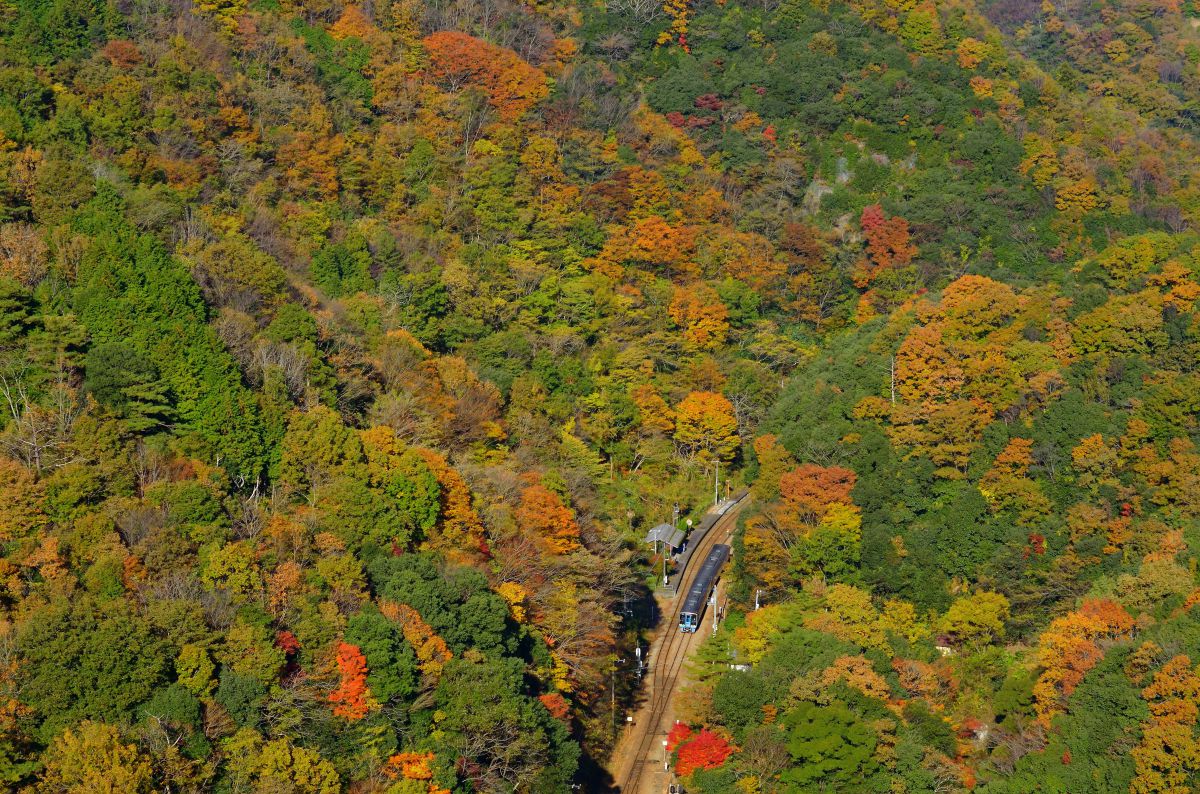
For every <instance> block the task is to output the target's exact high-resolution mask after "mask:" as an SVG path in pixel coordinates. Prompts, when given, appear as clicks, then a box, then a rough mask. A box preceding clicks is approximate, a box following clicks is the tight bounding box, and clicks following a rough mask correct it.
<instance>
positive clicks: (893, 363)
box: [888, 356, 896, 405]
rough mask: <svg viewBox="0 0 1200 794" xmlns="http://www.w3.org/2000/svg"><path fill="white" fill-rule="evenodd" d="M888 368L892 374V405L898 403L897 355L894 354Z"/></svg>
mask: <svg viewBox="0 0 1200 794" xmlns="http://www.w3.org/2000/svg"><path fill="white" fill-rule="evenodd" d="M888 369H889V370H890V371H891V376H892V405H895V404H896V357H895V356H892V358H891V361H890V364H889V366H888Z"/></svg>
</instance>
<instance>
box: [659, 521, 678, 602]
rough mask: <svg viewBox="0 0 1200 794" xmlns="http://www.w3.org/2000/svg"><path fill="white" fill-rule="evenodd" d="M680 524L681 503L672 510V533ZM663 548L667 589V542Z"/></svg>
mask: <svg viewBox="0 0 1200 794" xmlns="http://www.w3.org/2000/svg"><path fill="white" fill-rule="evenodd" d="M678 524H679V502H676V503H675V506H674V507H673V508H672V509H671V532H672V533H674V532H675V527H676V525H678ZM663 546H664V548H663V563H662V574H663V587H666V586H667V554H668V551H667V549H666V543H665V542H664V543H663Z"/></svg>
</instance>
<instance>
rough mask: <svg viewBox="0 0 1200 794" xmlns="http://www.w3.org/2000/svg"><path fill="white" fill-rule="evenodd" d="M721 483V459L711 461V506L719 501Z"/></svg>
mask: <svg viewBox="0 0 1200 794" xmlns="http://www.w3.org/2000/svg"><path fill="white" fill-rule="evenodd" d="M720 483H721V459H720V458H714V459H713V506H714V507H716V505H717V503H718V502H720V501H721V497H720V495H719V493H720V490H719V486H720Z"/></svg>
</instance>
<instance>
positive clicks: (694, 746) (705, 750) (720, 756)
mask: <svg viewBox="0 0 1200 794" xmlns="http://www.w3.org/2000/svg"><path fill="white" fill-rule="evenodd" d="M668 741H669V740H668ZM732 754H733V748H732V747H730V746H729V742H727V741H725V740H724V739H722V738H721V737H720V736H718V735H717V734H715V733H713V732H712V731H710V730H709V729H708V728H704V729H702V730H701V731H700V733H698V734H696V738H694V739H692V740H691V741H687V742H684V743H683V744H681V745H680V746H679V760H677V761H676V762H675V772H676V774H678V775H679V776H680V777H687V776H688V775H690V774H692V772H695V771H696V770H697V769H716V768H717V767H719V766H720V765H721V764H723V763H725V759H726V758H728V757H729V756H730V755H732Z"/></svg>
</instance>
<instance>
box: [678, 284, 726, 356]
mask: <svg viewBox="0 0 1200 794" xmlns="http://www.w3.org/2000/svg"><path fill="white" fill-rule="evenodd" d="M667 314H669V315H670V316H671V319H672V320H674V321H675V324H676V325H678V326H679V327H680V328H682V329H683V337H684V339H686V340H688V341H689V342H691V343H692V344H694V345H696V346H697V347H699V348H702V349H705V350H707V349H710V348H714V347H717V346H718V345H720V344H722V343H724V341H725V337H726V336H727V335H728V333H729V311H728V310H727V309H726V308H725V304H724V303H722V302H721V298H720V296H718V295H717V293H716V290H714V289H713V288H712V287H710V286H708V285H707V284H704V283H703V282H697V283H695V284H692V285H691V286H687V287H676V288H675V293H674V295H673V296H672V297H671V304H670V305H669V306H668V307H667Z"/></svg>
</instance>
